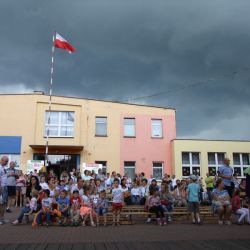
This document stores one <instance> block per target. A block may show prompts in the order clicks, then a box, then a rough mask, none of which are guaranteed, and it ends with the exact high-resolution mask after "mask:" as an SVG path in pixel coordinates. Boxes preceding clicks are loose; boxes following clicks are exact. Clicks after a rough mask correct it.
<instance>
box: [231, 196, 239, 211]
mask: <svg viewBox="0 0 250 250" xmlns="http://www.w3.org/2000/svg"><path fill="white" fill-rule="evenodd" d="M231 202H232V210H233V212H236V211H237V210H238V209H240V207H241V206H240V197H239V196H238V195H236V196H234V197H233V198H232V201H231Z"/></svg>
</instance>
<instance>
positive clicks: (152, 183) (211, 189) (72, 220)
mask: <svg viewBox="0 0 250 250" xmlns="http://www.w3.org/2000/svg"><path fill="white" fill-rule="evenodd" d="M224 163H225V164H224V165H223V166H221V167H220V168H219V170H218V174H217V175H216V176H215V177H214V176H213V177H212V176H209V174H207V178H206V179H205V185H206V186H204V185H203V179H202V178H200V177H199V176H196V175H190V176H189V178H187V179H183V180H179V179H177V178H176V177H175V176H174V175H172V176H169V175H168V174H165V175H164V177H163V178H162V180H161V181H160V182H159V181H158V180H156V179H154V178H153V176H151V177H150V178H148V179H147V178H146V176H145V174H144V173H140V174H136V175H135V178H133V179H131V178H129V177H128V176H127V175H124V176H121V175H120V174H118V173H116V172H115V171H113V172H112V173H111V174H109V173H107V174H105V173H104V172H102V170H101V169H99V171H98V173H97V174H96V173H95V172H91V171H88V170H85V171H84V173H83V175H82V174H81V173H80V172H79V171H77V170H76V169H73V170H72V171H71V172H70V173H68V172H66V171H63V172H62V173H61V175H60V177H58V176H56V175H55V173H54V172H53V170H52V169H51V170H50V171H49V173H38V172H37V171H34V172H33V173H29V174H27V175H24V174H23V172H22V171H21V170H16V169H15V163H14V162H10V163H9V167H7V165H8V157H7V156H3V157H2V158H1V160H0V186H1V189H0V190H1V191H0V224H4V214H5V213H6V212H9V213H11V212H12V207H11V206H20V207H22V208H21V210H20V214H19V216H18V218H16V219H15V220H14V221H12V224H13V225H19V224H21V223H22V221H23V219H24V216H25V215H26V216H27V215H29V214H32V213H34V214H35V216H34V221H33V223H32V225H33V226H37V225H47V226H50V225H52V224H53V223H57V224H59V225H62V226H67V225H71V226H79V225H82V226H87V225H90V226H93V227H95V226H99V225H100V223H101V222H102V225H104V226H107V213H108V211H109V207H111V208H112V209H111V211H112V216H113V223H112V225H113V226H120V215H121V211H122V209H123V206H125V205H128V206H129V205H142V206H144V207H145V210H146V211H148V212H149V213H151V214H152V213H153V214H155V215H156V219H157V224H158V225H166V224H167V223H168V222H171V221H172V219H173V218H172V217H171V215H170V214H171V212H172V211H173V210H174V209H175V207H187V209H188V210H189V212H190V213H191V218H192V223H193V224H201V223H202V222H201V219H200V216H199V208H200V204H204V205H211V206H212V207H213V209H214V212H215V213H217V214H218V223H219V225H223V224H227V225H230V224H231V223H230V217H231V213H232V212H233V213H235V214H238V215H239V216H238V221H237V222H238V224H239V225H241V224H243V223H244V221H246V222H247V223H249V224H250V217H249V209H248V199H247V196H246V183H245V179H242V180H241V182H239V181H238V180H237V178H236V176H234V175H233V170H232V168H231V167H230V161H229V159H225V161H224ZM12 204H13V205H12ZM165 212H168V213H165ZM101 218H102V219H101ZM150 221H151V216H150V215H149V216H148V218H147V222H148V223H149V222H150Z"/></svg>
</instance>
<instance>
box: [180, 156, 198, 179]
mask: <svg viewBox="0 0 250 250" xmlns="http://www.w3.org/2000/svg"><path fill="white" fill-rule="evenodd" d="M183 153H188V154H189V163H188V164H187V163H183V157H182V154H183ZM193 154H198V156H199V164H193V158H192V155H193ZM200 155H201V153H200V152H187V151H182V152H181V164H182V167H181V171H182V173H181V174H182V178H187V177H188V176H189V175H191V174H197V173H194V169H193V168H199V174H198V175H199V176H201V157H200ZM183 168H189V173H190V174H189V175H183Z"/></svg>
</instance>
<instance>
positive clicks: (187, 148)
mask: <svg viewBox="0 0 250 250" xmlns="http://www.w3.org/2000/svg"><path fill="white" fill-rule="evenodd" d="M171 143H172V154H173V162H172V171H173V172H174V173H175V174H176V176H177V177H178V178H187V177H188V176H189V175H190V174H198V175H199V176H201V177H203V178H205V177H206V173H209V174H210V175H211V176H214V175H215V174H216V173H217V170H218V167H219V166H221V165H223V160H224V158H229V159H230V161H231V166H232V167H233V170H234V173H235V174H237V176H238V177H239V178H244V173H243V171H244V170H245V169H246V168H247V167H249V165H250V141H236V140H235V141H229V140H223V141H221V140H191V139H174V140H173V141H172V142H171Z"/></svg>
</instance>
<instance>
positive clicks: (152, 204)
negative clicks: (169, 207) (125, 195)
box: [145, 188, 167, 226]
mask: <svg viewBox="0 0 250 250" xmlns="http://www.w3.org/2000/svg"><path fill="white" fill-rule="evenodd" d="M145 206H146V208H147V209H148V212H150V213H155V214H156V219H157V222H158V225H159V226H162V225H163V224H164V225H165V224H167V223H166V221H164V210H163V208H162V206H161V200H160V196H159V194H158V191H156V189H155V188H151V189H150V191H149V196H148V198H147V200H146V203H145ZM148 221H149V220H148Z"/></svg>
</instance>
